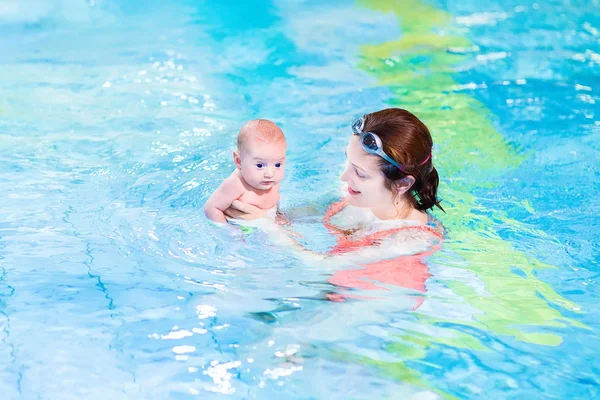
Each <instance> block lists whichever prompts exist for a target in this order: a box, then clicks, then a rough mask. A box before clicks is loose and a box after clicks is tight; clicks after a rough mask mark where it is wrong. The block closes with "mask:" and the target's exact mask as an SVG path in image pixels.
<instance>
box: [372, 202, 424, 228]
mask: <svg viewBox="0 0 600 400" xmlns="http://www.w3.org/2000/svg"><path fill="white" fill-rule="evenodd" d="M371 211H372V212H373V214H374V215H375V216H376V217H377V218H379V219H381V220H393V219H400V220H402V219H404V220H414V221H419V222H421V223H426V222H427V214H426V213H424V212H423V211H420V210H417V209H415V208H414V207H413V206H412V205H411V204H410V203H409V202H408V201H407V200H406V199H404V198H403V199H398V200H397V201H395V202H394V203H393V204H391V205H389V206H387V207H377V208H371Z"/></svg>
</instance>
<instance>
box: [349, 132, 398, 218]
mask: <svg viewBox="0 0 600 400" xmlns="http://www.w3.org/2000/svg"><path fill="white" fill-rule="evenodd" d="M379 162H380V158H379V157H378V156H376V155H373V154H368V153H367V152H365V151H364V150H363V148H362V146H361V144H360V137H359V136H358V135H352V137H351V138H350V141H349V142H348V146H347V147H346V168H345V169H344V173H343V174H342V176H341V180H342V181H343V182H345V183H346V185H347V188H346V190H347V195H346V199H347V200H348V204H350V205H353V206H356V207H366V208H371V209H378V208H382V207H390V206H392V205H393V204H394V195H393V193H392V192H391V191H389V190H388V189H386V187H385V185H384V184H385V176H384V174H383V172H381V169H380V167H379V165H378V163H379Z"/></svg>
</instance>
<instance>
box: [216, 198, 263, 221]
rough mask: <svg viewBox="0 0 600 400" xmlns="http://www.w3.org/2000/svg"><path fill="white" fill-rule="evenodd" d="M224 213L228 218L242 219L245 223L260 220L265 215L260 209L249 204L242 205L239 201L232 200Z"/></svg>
mask: <svg viewBox="0 0 600 400" xmlns="http://www.w3.org/2000/svg"><path fill="white" fill-rule="evenodd" d="M224 213H225V215H226V216H227V217H229V218H233V219H243V220H245V221H250V220H253V219H257V218H262V217H263V216H264V214H265V212H264V211H263V210H262V209H260V208H258V207H255V206H252V205H250V204H246V203H242V202H241V201H239V200H234V201H233V203H231V206H229V208H228V209H227V210H225V211H224Z"/></svg>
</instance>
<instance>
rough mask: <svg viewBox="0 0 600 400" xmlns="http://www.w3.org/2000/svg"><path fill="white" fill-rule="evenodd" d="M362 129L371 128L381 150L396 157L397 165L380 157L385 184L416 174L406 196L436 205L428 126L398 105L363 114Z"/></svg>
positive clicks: (421, 205) (419, 205) (424, 206)
mask: <svg viewBox="0 0 600 400" xmlns="http://www.w3.org/2000/svg"><path fill="white" fill-rule="evenodd" d="M364 119H365V125H364V127H363V132H373V133H374V134H376V135H377V136H379V138H380V139H381V142H382V144H383V151H384V152H385V153H386V154H387V155H389V156H390V157H391V158H392V159H393V160H394V161H396V162H397V163H398V164H400V166H402V169H398V168H397V167H395V166H393V165H392V164H390V163H388V162H387V161H385V160H384V159H381V161H380V166H381V171H382V172H383V173H384V175H385V177H386V178H387V179H386V181H385V186H386V188H387V189H388V190H390V191H391V190H392V188H393V186H394V182H395V181H398V180H400V179H402V178H404V177H406V176H408V175H411V176H413V177H414V178H415V183H414V184H413V186H412V187H411V189H410V192H409V196H408V198H409V200H410V202H411V203H412V205H413V207H415V208H416V209H418V210H421V211H426V210H429V209H431V208H433V207H438V208H439V209H440V210H442V211H444V209H443V208H442V206H440V202H439V200H438V198H437V188H438V184H439V176H438V173H437V170H436V169H435V167H434V166H433V160H432V159H431V148H432V146H433V140H432V139H431V134H430V133H429V129H427V127H426V126H425V124H424V123H423V122H421V120H420V119H419V118H417V117H416V116H415V115H414V114H412V113H410V112H408V111H406V110H403V109H401V108H388V109H385V110H381V111H377V112H374V113H371V114H367V115H365V116H364Z"/></svg>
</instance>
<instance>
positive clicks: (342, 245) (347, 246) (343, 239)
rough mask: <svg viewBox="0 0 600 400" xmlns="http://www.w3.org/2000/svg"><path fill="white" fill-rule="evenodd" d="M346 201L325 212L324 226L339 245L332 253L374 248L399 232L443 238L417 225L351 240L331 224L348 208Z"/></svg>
mask: <svg viewBox="0 0 600 400" xmlns="http://www.w3.org/2000/svg"><path fill="white" fill-rule="evenodd" d="M346 205H347V202H346V200H341V201H338V202H336V203H333V204H332V205H331V206H330V207H329V208H328V209H327V211H325V216H324V217H323V225H325V227H326V228H327V229H328V230H329V231H330V232H332V233H333V234H335V235H336V236H337V239H338V242H337V245H336V246H335V247H334V248H333V249H332V250H331V252H332V253H348V252H351V251H354V250H358V249H359V248H361V247H366V246H372V245H374V244H376V243H377V242H378V241H380V240H382V239H384V238H386V237H389V236H392V235H394V234H396V233H398V232H402V231H407V230H418V231H421V232H427V233H431V234H432V235H434V236H436V237H438V238H440V239H442V238H443V236H442V234H441V233H440V232H438V231H436V230H435V229H433V228H432V227H431V226H429V225H415V226H402V227H398V228H393V229H386V230H383V231H378V232H375V233H372V234H370V235H367V236H365V237H362V238H360V239H351V238H350V237H349V232H348V231H344V230H342V229H339V228H337V227H335V226H334V225H333V224H332V223H331V218H332V217H333V216H334V215H336V214H337V213H339V212H340V211H341V210H343V209H344V207H346Z"/></svg>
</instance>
